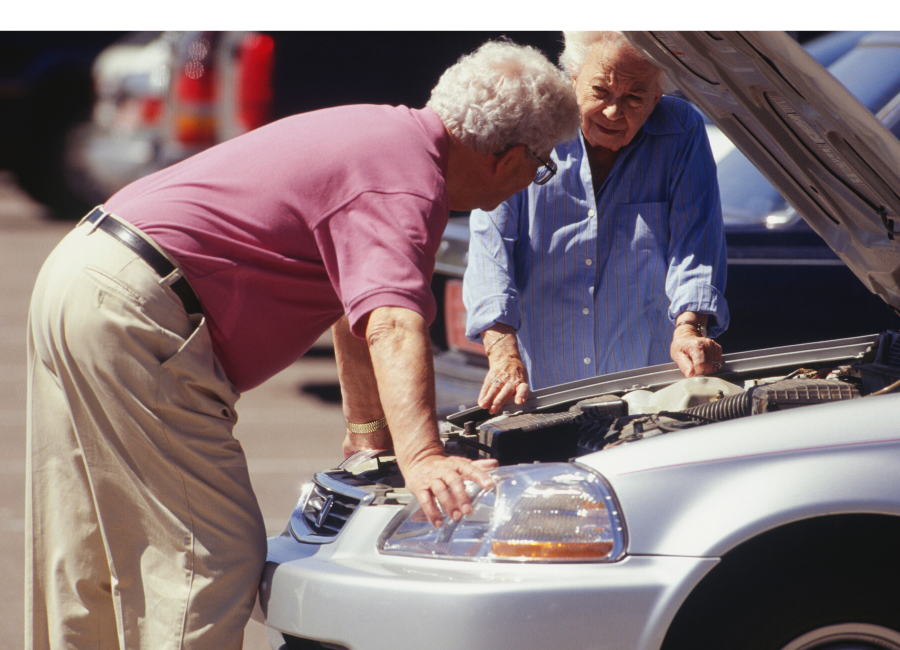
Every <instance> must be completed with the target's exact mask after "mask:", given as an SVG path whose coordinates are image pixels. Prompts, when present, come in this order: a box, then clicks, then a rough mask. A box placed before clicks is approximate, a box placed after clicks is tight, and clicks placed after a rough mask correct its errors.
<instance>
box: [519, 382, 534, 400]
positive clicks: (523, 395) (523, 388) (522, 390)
mask: <svg viewBox="0 0 900 650" xmlns="http://www.w3.org/2000/svg"><path fill="white" fill-rule="evenodd" d="M529 394H531V390H530V389H529V388H528V382H525V381H520V382H519V385H518V386H516V404H524V403H525V400H527V399H528V395H529Z"/></svg>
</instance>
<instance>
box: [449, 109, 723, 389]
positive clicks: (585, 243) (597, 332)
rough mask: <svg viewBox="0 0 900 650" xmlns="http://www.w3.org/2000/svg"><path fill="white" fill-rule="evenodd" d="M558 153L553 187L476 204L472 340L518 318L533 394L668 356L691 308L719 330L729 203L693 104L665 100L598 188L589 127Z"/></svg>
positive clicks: (467, 290) (467, 287)
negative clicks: (487, 205) (725, 205)
mask: <svg viewBox="0 0 900 650" xmlns="http://www.w3.org/2000/svg"><path fill="white" fill-rule="evenodd" d="M552 157H553V159H554V160H555V161H556V163H557V165H558V166H559V172H558V173H557V175H556V176H555V177H554V178H553V179H551V180H550V182H549V183H547V184H546V185H542V186H540V185H531V186H530V187H528V188H527V189H525V190H523V191H522V192H520V193H518V194H516V195H515V196H513V197H511V198H510V199H508V200H507V201H506V202H505V203H503V204H502V205H501V206H500V207H498V208H497V209H496V210H494V211H492V212H483V211H480V210H475V211H473V212H472V216H471V220H470V229H471V240H470V243H469V260H468V268H467V269H466V274H465V280H464V287H463V299H464V302H465V305H466V310H467V323H466V334H467V336H468V337H469V338H470V339H472V340H473V341H480V340H481V339H480V333H481V332H483V331H484V330H486V329H487V328H489V327H491V326H492V325H495V324H497V323H504V324H506V325H510V326H512V327H514V328H515V329H516V330H517V331H518V338H519V349H520V351H521V352H522V357H523V361H524V363H525V367H526V369H527V370H528V377H529V384H530V386H531V388H532V389H537V388H542V387H545V386H552V385H555V384H560V383H564V382H569V381H575V380H577V379H584V378H587V377H593V376H596V375H602V374H606V373H610V372H617V371H621V370H628V369H631V368H639V367H642V366H647V365H655V364H659V363H667V362H669V361H671V357H670V355H669V346H670V344H671V341H672V330H673V328H674V322H675V318H676V317H677V316H678V314H680V313H682V312H685V311H693V312H700V313H705V314H709V315H710V320H709V335H710V336H716V335H717V334H720V333H721V332H723V331H724V330H725V328H726V327H727V326H728V308H727V305H726V303H725V299H724V296H723V292H724V290H725V273H726V257H725V239H724V233H723V227H722V208H721V205H720V202H719V187H718V183H717V180H716V166H715V162H714V161H713V157H712V152H711V150H710V147H709V141H708V139H707V137H706V130H705V128H704V125H703V121H702V119H701V118H700V116H699V114H698V113H697V112H696V111H695V110H694V109H693V107H691V106H690V104H688V103H686V102H684V101H682V100H679V99H675V98H671V97H663V98H662V99H661V100H660V102H659V104H657V106H656V109H655V110H654V111H653V113H651V115H650V117H649V118H648V119H647V121H646V122H645V123H644V126H643V128H642V129H641V131H639V132H638V134H637V135H636V136H635V138H634V140H632V142H631V143H629V144H628V146H626V147H624V148H623V149H622V151H621V153H620V154H619V157H618V159H617V160H616V162H615V165H614V166H613V168H612V170H611V172H610V174H609V176H608V177H607V178H606V180H605V181H604V182H603V184H602V186H601V187H599V188H597V189H596V190H595V188H594V187H593V183H592V182H591V170H590V165H589V163H588V158H587V155H586V152H585V145H584V142H583V141H582V138H581V137H580V136H579V137H578V138H576V139H574V140H571V141H569V142H566V143H563V144H560V145H558V146H557V147H556V149H555V150H554V152H553V154H552ZM595 192H596V194H595Z"/></svg>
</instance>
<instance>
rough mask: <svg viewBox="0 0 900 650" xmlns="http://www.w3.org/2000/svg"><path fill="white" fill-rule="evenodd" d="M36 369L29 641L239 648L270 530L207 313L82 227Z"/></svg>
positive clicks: (47, 306)
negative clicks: (189, 308)
mask: <svg viewBox="0 0 900 650" xmlns="http://www.w3.org/2000/svg"><path fill="white" fill-rule="evenodd" d="M170 279H171V278H170ZM28 373H29V376H28V420H27V429H28V452H27V453H28V461H27V470H26V471H27V477H28V486H27V496H26V498H27V505H26V524H25V530H26V569H25V571H26V578H25V582H26V594H25V599H26V602H25V610H26V629H25V637H26V644H25V645H26V648H28V649H29V650H30V649H31V648H35V649H40V650H44V649H48V648H54V649H58V648H85V649H88V648H89V649H91V650H96V649H101V650H105V649H108V648H109V649H112V648H120V649H121V650H132V649H136V648H145V649H148V650H167V649H170V648H171V649H177V650H185V649H188V648H209V649H213V650H239V649H240V648H241V646H242V639H243V630H244V626H245V625H246V623H247V620H248V619H249V616H250V612H251V609H252V606H253V603H254V599H255V597H256V592H257V588H258V583H259V577H260V574H261V571H262V568H263V564H264V562H265V554H266V541H265V528H264V526H263V521H262V515H261V513H260V511H259V506H258V504H257V502H256V498H255V496H254V495H253V491H252V489H251V487H250V480H249V476H248V473H247V463H246V460H245V458H244V453H243V450H242V449H241V446H240V444H239V443H238V442H237V441H236V440H235V439H234V437H233V436H232V429H233V427H234V423H235V421H236V419H237V416H236V413H235V410H234V405H235V402H236V401H237V398H238V394H237V391H236V390H235V389H234V387H233V386H232V385H231V383H230V382H229V381H228V380H227V379H226V377H225V376H224V374H223V372H222V369H221V366H220V365H219V363H218V361H217V360H216V358H215V356H214V354H213V352H212V345H211V343H210V338H209V331H208V329H207V326H206V324H205V322H204V320H203V318H202V316H199V315H197V316H194V317H189V316H188V315H187V314H186V313H185V310H184V308H183V307H182V305H181V303H180V302H179V300H178V298H177V297H176V296H175V294H174V293H173V292H172V291H171V290H169V289H167V288H166V287H165V284H164V282H163V281H161V279H160V278H159V276H158V275H156V274H155V273H154V272H153V271H152V270H151V269H150V267H149V266H148V265H147V264H146V263H145V262H144V261H143V260H142V259H140V258H139V257H138V256H137V255H135V254H134V253H133V252H132V251H131V250H130V249H128V248H127V247H125V246H124V245H122V244H121V243H120V242H118V241H116V240H115V239H113V238H112V237H110V236H109V235H108V234H106V233H105V232H103V231H100V230H93V228H92V227H91V225H90V224H87V223H83V224H81V225H79V226H78V227H77V228H75V229H74V230H73V231H72V232H71V233H70V234H68V235H67V236H66V237H65V239H64V240H63V241H62V242H61V243H60V245H59V246H58V247H57V248H56V250H54V251H53V253H52V254H51V255H50V257H49V258H48V260H47V262H46V263H45V264H44V268H43V269H42V270H41V273H40V275H39V277H38V280H37V283H36V286H35V290H34V295H33V297H32V304H31V312H30V315H29V340H28Z"/></svg>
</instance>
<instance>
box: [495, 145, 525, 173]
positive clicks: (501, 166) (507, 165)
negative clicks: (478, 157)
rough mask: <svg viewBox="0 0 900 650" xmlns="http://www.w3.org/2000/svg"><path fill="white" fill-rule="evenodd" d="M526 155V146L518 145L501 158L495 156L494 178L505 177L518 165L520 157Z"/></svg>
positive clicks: (501, 155)
mask: <svg viewBox="0 0 900 650" xmlns="http://www.w3.org/2000/svg"><path fill="white" fill-rule="evenodd" d="M524 153H525V145H524V144H517V145H516V146H514V147H513V148H512V149H508V150H507V151H505V152H503V153H502V154H500V155H499V156H493V158H494V160H493V172H494V176H502V175H505V174H506V173H507V172H508V171H509V169H511V168H513V167H515V166H516V165H517V163H518V160H519V156H522V155H523V154H524Z"/></svg>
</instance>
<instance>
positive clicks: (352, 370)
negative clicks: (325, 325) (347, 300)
mask: <svg viewBox="0 0 900 650" xmlns="http://www.w3.org/2000/svg"><path fill="white" fill-rule="evenodd" d="M331 333H332V337H333V338H334V357H335V361H336V362H337V367H338V377H339V378H340V382H341V394H342V397H343V405H344V417H345V418H346V419H347V421H348V422H355V423H364V422H372V421H374V420H379V419H381V418H383V417H384V410H383V408H382V406H381V400H380V399H379V396H378V384H377V383H376V380H375V371H374V369H373V368H372V359H371V357H370V356H369V345H368V343H367V342H366V341H365V340H363V339H359V338H357V337H355V336H354V335H353V334H352V333H351V332H350V323H349V321H348V320H347V317H346V316H344V317H343V318H341V319H340V320H339V321H338V322H337V323H335V324H334V325H333V326H332V328H331Z"/></svg>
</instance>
